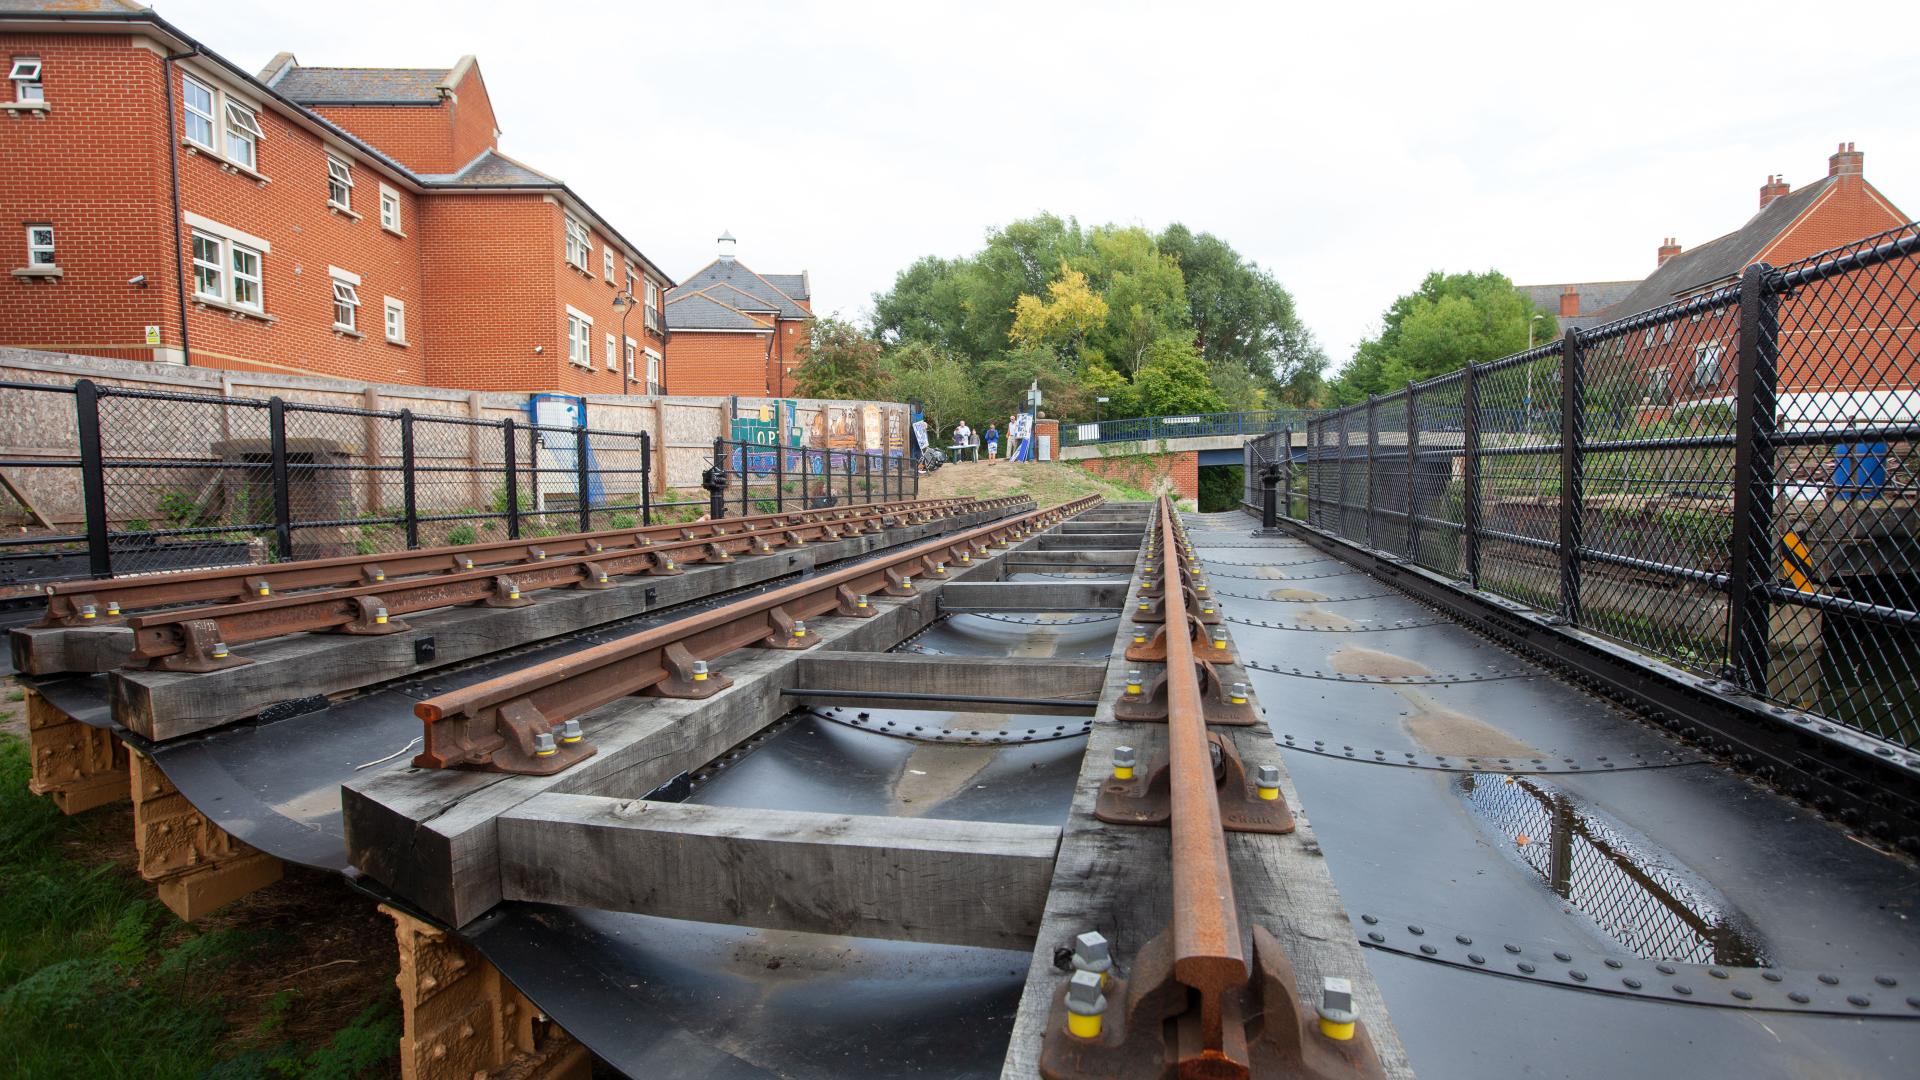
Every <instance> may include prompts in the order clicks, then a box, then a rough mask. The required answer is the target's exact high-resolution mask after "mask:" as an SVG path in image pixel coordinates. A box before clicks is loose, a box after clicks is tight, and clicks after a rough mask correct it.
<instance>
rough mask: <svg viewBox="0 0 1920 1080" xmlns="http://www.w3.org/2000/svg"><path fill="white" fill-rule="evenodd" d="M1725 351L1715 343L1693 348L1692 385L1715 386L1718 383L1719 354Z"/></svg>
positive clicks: (1711, 342) (1710, 342)
mask: <svg viewBox="0 0 1920 1080" xmlns="http://www.w3.org/2000/svg"><path fill="white" fill-rule="evenodd" d="M1723 351H1725V350H1723V349H1722V347H1721V345H1720V343H1719V342H1717V341H1709V342H1706V343H1704V344H1701V345H1695V346H1694V347H1693V385H1695V386H1717V385H1719V382H1720V354H1721V353H1722V352H1723Z"/></svg>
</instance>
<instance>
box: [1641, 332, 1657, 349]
mask: <svg viewBox="0 0 1920 1080" xmlns="http://www.w3.org/2000/svg"><path fill="white" fill-rule="evenodd" d="M1654 333H1655V331H1654V328H1653V327H1651V326H1649V327H1647V332H1646V333H1644V334H1641V335H1640V346H1641V348H1645V349H1651V348H1653V335H1654Z"/></svg>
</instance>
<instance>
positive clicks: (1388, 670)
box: [1327, 645, 1433, 679]
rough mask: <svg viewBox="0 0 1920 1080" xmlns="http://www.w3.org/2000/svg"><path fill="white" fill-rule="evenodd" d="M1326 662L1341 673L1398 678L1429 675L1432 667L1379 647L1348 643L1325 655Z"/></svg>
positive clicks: (1431, 672)
mask: <svg viewBox="0 0 1920 1080" xmlns="http://www.w3.org/2000/svg"><path fill="white" fill-rule="evenodd" d="M1327 663H1329V664H1332V665H1333V670H1335V671H1337V672H1339V673H1340V674H1342V675H1370V676H1373V677H1375V678H1381V679H1399V678H1407V677H1409V676H1414V675H1431V674H1433V669H1432V668H1430V667H1427V666H1426V665H1425V664H1416V663H1414V662H1413V661H1411V660H1408V659H1407V658H1406V657H1404V656H1395V655H1393V654H1392V653H1390V652H1381V651H1380V650H1379V649H1363V648H1361V647H1360V646H1358V645H1349V646H1347V647H1346V648H1344V649H1341V650H1340V651H1339V652H1337V653H1334V654H1332V655H1331V656H1328V657H1327Z"/></svg>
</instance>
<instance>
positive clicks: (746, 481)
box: [733, 442, 753, 517]
mask: <svg viewBox="0 0 1920 1080" xmlns="http://www.w3.org/2000/svg"><path fill="white" fill-rule="evenodd" d="M733 445H734V447H735V448H736V449H737V450H739V451H740V516H741V517H750V516H752V514H753V507H752V506H751V505H749V504H748V502H747V496H748V495H750V494H752V493H753V449H752V448H753V444H752V443H744V442H737V443H734V444H733Z"/></svg>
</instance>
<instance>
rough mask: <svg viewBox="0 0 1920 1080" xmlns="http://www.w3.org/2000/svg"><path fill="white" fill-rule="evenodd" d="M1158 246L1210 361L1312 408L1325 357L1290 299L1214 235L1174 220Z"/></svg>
mask: <svg viewBox="0 0 1920 1080" xmlns="http://www.w3.org/2000/svg"><path fill="white" fill-rule="evenodd" d="M1158 244H1159V247H1160V250H1161V251H1162V252H1164V253H1165V254H1166V255H1167V257H1168V258H1170V259H1172V260H1173V261H1174V263H1175V264H1176V265H1178V266H1179V268H1180V273H1181V275H1182V277H1183V279H1184V281H1185V283H1186V305H1187V312H1188V321H1189V322H1190V323H1191V325H1192V327H1193V332H1194V340H1195V343H1196V344H1197V345H1198V346H1199V349H1200V355H1201V356H1202V357H1204V358H1205V359H1206V361H1207V363H1208V364H1209V365H1210V366H1212V367H1213V369H1214V370H1215V371H1216V372H1217V373H1224V371H1225V370H1226V368H1227V367H1228V366H1230V365H1238V366H1240V367H1243V368H1245V369H1246V371H1247V373H1248V374H1249V375H1251V376H1252V377H1253V378H1254V380H1255V381H1257V382H1258V383H1259V384H1260V385H1261V386H1262V387H1263V388H1265V389H1266V390H1267V392H1268V393H1269V394H1270V395H1271V396H1272V397H1273V399H1274V400H1275V401H1278V402H1283V403H1286V404H1292V405H1307V404H1311V403H1312V401H1313V400H1314V398H1315V396H1316V395H1317V394H1318V393H1319V391H1320V389H1321V386H1322V383H1321V375H1322V373H1323V372H1324V371H1325V370H1326V366H1327V356H1326V353H1325V351H1323V350H1322V349H1321V348H1320V344H1319V342H1317V341H1316V340H1314V336H1313V332H1312V331H1310V330H1308V329H1307V327H1306V324H1304V323H1302V322H1301V321H1300V316H1299V314H1298V312H1297V311H1296V310H1295V308H1294V303H1293V294H1291V293H1289V292H1288V291H1287V290H1286V288H1285V287H1283V286H1282V285H1281V284H1280V283H1279V282H1278V281H1276V280H1275V279H1274V277H1273V275H1272V274H1269V273H1268V272H1267V271H1266V270H1263V269H1261V267H1260V266H1259V265H1258V264H1255V263H1252V262H1248V261H1247V260H1246V259H1244V258H1242V257H1241V255H1240V253H1239V252H1237V251H1235V250H1234V249H1233V248H1232V246H1231V245H1229V244H1228V243H1227V242H1226V241H1224V240H1222V239H1220V238H1219V237H1217V236H1214V235H1213V234H1212V233H1199V234H1195V233H1194V232H1192V231H1191V230H1189V229H1188V228H1187V227H1186V226H1185V225H1181V224H1179V223H1177V222H1176V223H1174V224H1172V225H1169V226H1167V228H1166V230H1165V231H1164V232H1162V233H1161V234H1160V236H1159V238H1158ZM1221 385H1222V389H1223V390H1225V389H1226V386H1225V385H1224V384H1221ZM1232 396H1233V395H1231V394H1229V397H1230V398H1231V397H1232ZM1235 404H1236V405H1237V404H1238V403H1237V402H1236V403H1235Z"/></svg>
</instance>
